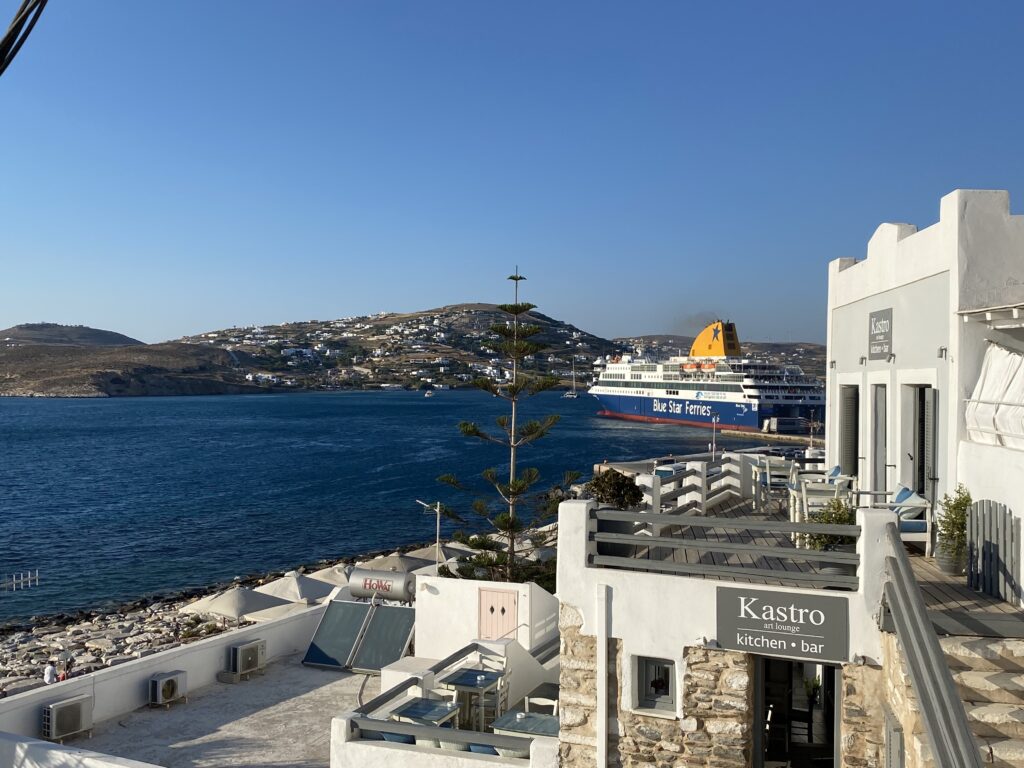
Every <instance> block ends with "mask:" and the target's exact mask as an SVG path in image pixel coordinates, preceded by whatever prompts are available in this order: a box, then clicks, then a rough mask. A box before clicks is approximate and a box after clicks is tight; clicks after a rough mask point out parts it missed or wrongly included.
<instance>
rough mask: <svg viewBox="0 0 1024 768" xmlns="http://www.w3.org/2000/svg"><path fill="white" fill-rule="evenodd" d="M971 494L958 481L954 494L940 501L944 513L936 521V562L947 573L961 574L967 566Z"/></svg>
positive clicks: (946, 494)
mask: <svg viewBox="0 0 1024 768" xmlns="http://www.w3.org/2000/svg"><path fill="white" fill-rule="evenodd" d="M972 501H973V500H972V499H971V494H970V492H969V491H968V490H967V488H965V487H964V485H963V484H962V483H958V484H957V486H956V489H955V490H954V491H953V495H952V496H950V495H949V494H948V493H945V494H943V495H942V501H940V502H939V504H940V506H941V507H942V514H941V515H939V518H938V520H936V521H935V526H936V528H937V529H938V543H937V545H936V547H935V562H936V564H937V565H938V566H939V568H940V569H941V570H942V571H944V572H945V573H950V574H953V575H959V574H961V573H963V572H964V570H965V569H966V567H967V511H968V510H969V509H970V508H971V503H972Z"/></svg>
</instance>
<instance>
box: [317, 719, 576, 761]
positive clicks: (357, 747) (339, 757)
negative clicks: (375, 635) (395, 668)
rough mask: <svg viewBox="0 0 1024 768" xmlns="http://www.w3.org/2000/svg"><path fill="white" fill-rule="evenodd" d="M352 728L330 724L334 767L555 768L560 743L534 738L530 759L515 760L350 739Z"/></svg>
mask: <svg viewBox="0 0 1024 768" xmlns="http://www.w3.org/2000/svg"><path fill="white" fill-rule="evenodd" d="M351 733H352V726H351V724H350V723H349V717H348V716H342V717H336V718H334V720H332V721H331V768H353V767H354V766H358V768H487V767H488V766H507V768H525V766H527V765H528V766H529V768H556V766H557V765H558V740H557V739H549V738H535V739H534V740H533V743H532V744H531V745H530V759H529V762H527V761H526V760H516V759H510V758H507V757H496V756H494V755H478V754H475V753H473V752H449V751H446V750H441V749H431V748H429V747H418V746H416V745H415V744H396V743H393V742H382V741H362V740H359V739H351V738H350V737H351Z"/></svg>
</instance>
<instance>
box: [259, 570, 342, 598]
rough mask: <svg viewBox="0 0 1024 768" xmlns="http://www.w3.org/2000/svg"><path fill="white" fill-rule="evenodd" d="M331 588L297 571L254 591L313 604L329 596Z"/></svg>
mask: <svg viewBox="0 0 1024 768" xmlns="http://www.w3.org/2000/svg"><path fill="white" fill-rule="evenodd" d="M333 588H334V587H333V585H331V584H328V583H327V582H326V581H320V580H319V579H313V578H310V577H309V576H303V575H302V574H301V573H299V572H298V571H289V572H288V573H286V574H285V575H284V576H282V577H281V578H279V579H274V580H273V581H271V582H268V583H266V584H264V585H263V586H260V587H256V590H255V591H256V592H259V593H261V594H264V595H273V596H274V597H280V598H281V599H282V600H290V601H291V602H293V603H297V602H299V601H300V600H312V601H313V602H318V601H320V600H323V599H324V598H325V597H327V596H328V595H329V594H331V590H332V589H333Z"/></svg>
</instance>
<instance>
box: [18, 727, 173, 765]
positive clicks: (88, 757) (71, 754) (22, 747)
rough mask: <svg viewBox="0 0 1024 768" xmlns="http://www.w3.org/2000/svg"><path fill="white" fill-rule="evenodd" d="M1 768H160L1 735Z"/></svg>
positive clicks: (121, 758) (72, 748) (134, 761)
mask: <svg viewBox="0 0 1024 768" xmlns="http://www.w3.org/2000/svg"><path fill="white" fill-rule="evenodd" d="M0 766H4V768H8V766H9V767H10V768H159V766H154V765H153V764H152V763H140V762H139V761H138V760H127V759H125V758H123V757H112V756H111V755H101V754H99V753H98V752H89V751H88V750H85V749H77V748H76V747H70V746H62V745H60V744H51V743H50V742H48V741H40V740H38V739H26V738H24V737H22V736H16V735H13V734H10V733H0Z"/></svg>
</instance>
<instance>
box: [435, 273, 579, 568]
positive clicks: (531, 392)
mask: <svg viewBox="0 0 1024 768" xmlns="http://www.w3.org/2000/svg"><path fill="white" fill-rule="evenodd" d="M508 279H509V280H511V281H513V283H514V286H515V288H514V301H513V303H512V304H500V305H498V309H500V310H501V311H502V312H504V313H506V314H507V315H509V317H510V318H511V320H510V321H509V322H507V323H504V324H500V323H495V324H494V325H492V326H491V332H492V333H494V334H496V335H497V336H499V337H500V338H501V341H500V343H499V344H498V345H497V347H498V350H499V352H501V355H502V357H503V358H504V359H506V360H507V361H508V364H509V366H510V367H509V375H508V376H507V377H506V379H505V381H500V380H497V381H496V380H495V379H491V378H479V379H477V380H475V381H474V382H473V384H474V385H475V386H476V387H478V388H479V389H482V390H483V391H484V392H487V393H489V394H491V395H493V396H495V397H499V398H501V399H502V400H504V401H505V402H506V403H508V404H509V410H510V413H509V414H507V415H502V416H499V417H498V418H497V419H496V420H495V421H496V424H497V426H498V428H499V430H500V431H499V432H488V431H485V430H484V429H482V428H481V427H480V426H479V425H478V424H477V423H476V422H473V421H463V422H460V423H459V431H460V432H462V434H463V435H465V436H466V437H471V438H476V439H479V440H482V441H484V442H488V443H493V444H496V445H501V446H504V447H506V448H508V452H509V473H508V480H507V481H505V480H504V479H503V478H502V477H501V476H500V475H499V473H498V470H497V469H495V468H493V467H492V468H489V469H486V470H484V471H483V473H482V474H481V476H482V477H483V479H484V480H485V481H486V482H487V483H488V484H489V485H490V486H492V487H493V488H494V490H495V491H496V492H497V494H498V496H499V497H500V499H501V511H499V512H495V510H494V509H493V508H492V507H491V505H490V504H488V502H486V501H485V500H483V499H478V500H476V501H475V502H474V503H473V509H474V511H475V512H476V513H477V514H479V515H481V516H482V517H484V518H486V519H487V520H489V521H490V523H491V525H492V526H493V527H494V528H495V530H496V531H497V532H498V533H499V534H500V535H501V538H502V539H503V540H504V544H505V548H504V552H501V551H499V548H498V547H489V546H488V545H487V544H486V543H485V540H484V539H483V537H473V538H472V539H471V540H469V541H470V543H471V544H474V545H475V546H476V547H477V548H478V549H481V550H483V551H482V552H481V555H480V556H479V557H478V558H475V560H476V561H477V562H476V563H475V564H474V563H470V564H469V565H471V566H474V565H475V566H476V567H478V568H481V569H482V570H484V571H491V572H492V574H491V578H493V576H494V575H495V573H500V574H501V575H502V576H504V579H505V580H506V581H513V580H515V577H516V571H517V568H518V564H517V561H516V538H517V537H518V536H519V535H521V534H522V533H523V532H524V531H525V530H526V529H527V521H526V520H524V519H523V514H522V511H521V509H520V505H521V504H522V502H523V497H524V496H526V495H527V494H528V493H529V492H530V490H531V488H532V487H533V486H534V485H535V484H536V483H537V481H538V480H539V479H540V472H539V471H538V470H537V469H536V468H535V467H524V468H522V469H520V468H519V466H518V451H519V449H520V448H522V447H523V446H524V445H528V444H529V443H532V442H535V441H537V440H539V439H540V438H542V437H544V435H546V434H547V433H548V432H549V431H550V430H551V428H552V427H554V426H555V424H557V423H558V419H559V417H558V415H556V414H551V415H548V416H545V417H544V418H542V419H531V420H530V421H527V422H526V423H525V424H520V423H519V412H518V411H519V403H520V401H521V400H522V399H523V398H527V397H533V396H535V395H538V394H540V393H541V392H544V391H546V390H549V389H551V388H552V387H555V386H557V385H558V383H559V382H558V379H557V378H555V377H553V376H544V377H535V376H526V375H524V374H523V373H522V368H523V361H524V359H525V358H526V357H527V356H529V355H535V354H537V353H538V352H540V351H541V350H543V349H544V345H543V344H538V343H537V342H535V341H532V340H531V339H532V338H533V337H534V336H536V335H537V334H538V333H540V330H541V329H540V328H539V327H538V326H536V325H531V324H528V323H527V322H525V319H526V316H527V315H528V314H529V312H530V311H531V310H532V309H535V308H536V307H535V305H534V304H530V303H529V302H520V301H519V283H520V282H522V281H523V280H525V279H526V277H525V276H523V275H521V274H519V268H518V267H516V271H515V273H514V274H512V275H509V277H508ZM438 479H439V480H440V481H441V482H444V483H447V484H449V485H451V486H454V487H456V488H464V487H465V486H463V485H462V483H460V482H459V480H458V479H457V478H456V477H455V476H454V475H442V476H441V477H440V478H438ZM470 571H471V569H469V568H466V569H460V573H462V574H463V575H469V573H470Z"/></svg>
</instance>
